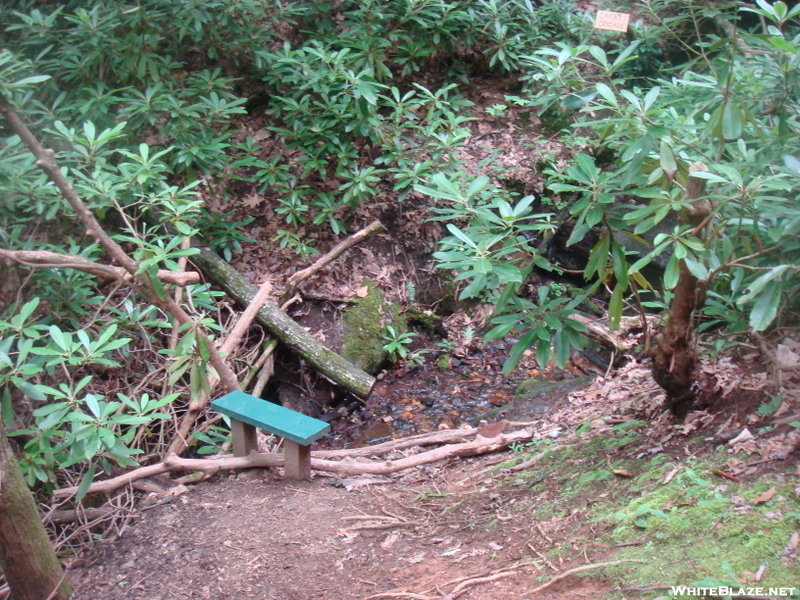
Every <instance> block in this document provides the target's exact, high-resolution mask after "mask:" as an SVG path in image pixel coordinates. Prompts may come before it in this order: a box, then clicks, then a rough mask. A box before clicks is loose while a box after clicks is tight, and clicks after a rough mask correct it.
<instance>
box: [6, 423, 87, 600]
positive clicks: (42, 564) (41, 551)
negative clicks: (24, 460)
mask: <svg viewBox="0 0 800 600" xmlns="http://www.w3.org/2000/svg"><path fill="white" fill-rule="evenodd" d="M0 566H2V567H3V573H5V576H6V581H7V582H8V586H9V587H10V588H11V593H12V595H13V598H14V600H44V599H45V598H50V599H52V600H67V598H69V597H70V595H71V594H72V589H71V588H70V585H69V582H68V581H67V580H66V578H65V577H64V570H63V569H62V568H61V564H60V563H59V562H58V558H56V555H55V552H53V546H52V544H51V543H50V538H48V537H47V532H46V531H45V529H44V525H42V520H41V518H40V517H39V511H38V510H37V509H36V501H35V500H34V499H33V495H32V494H31V492H30V490H29V489H28V486H27V485H26V484H25V480H24V479H23V478H22V473H21V471H20V470H19V464H18V463H17V459H16V457H15V456H14V452H13V451H12V450H11V445H10V444H9V443H8V438H7V437H6V430H5V426H4V425H3V423H2V422H0Z"/></svg>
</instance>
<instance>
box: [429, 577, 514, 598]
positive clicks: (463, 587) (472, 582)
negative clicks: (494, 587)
mask: <svg viewBox="0 0 800 600" xmlns="http://www.w3.org/2000/svg"><path fill="white" fill-rule="evenodd" d="M516 574H517V571H505V572H502V573H495V574H494V575H487V576H486V577H475V578H474V579H467V580H466V581H463V582H461V583H459V584H458V585H457V586H456V587H455V588H453V591H451V592H450V593H449V594H445V595H444V596H442V597H441V598H440V599H439V600H455V599H456V598H458V597H459V596H461V595H462V594H464V592H466V591H467V588H471V587H473V586H476V585H480V584H481V583H489V582H491V581H497V580H498V579H503V578H504V577H511V576H512V575H516Z"/></svg>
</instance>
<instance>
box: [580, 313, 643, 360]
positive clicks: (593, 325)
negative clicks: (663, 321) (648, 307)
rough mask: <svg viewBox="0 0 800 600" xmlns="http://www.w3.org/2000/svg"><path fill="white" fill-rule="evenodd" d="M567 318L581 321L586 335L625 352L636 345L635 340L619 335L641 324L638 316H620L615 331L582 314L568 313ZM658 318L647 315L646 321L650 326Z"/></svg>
mask: <svg viewBox="0 0 800 600" xmlns="http://www.w3.org/2000/svg"><path fill="white" fill-rule="evenodd" d="M569 318H570V319H572V320H573V321H577V322H578V323H583V324H584V325H585V326H586V329H587V331H586V335H588V336H589V337H590V338H592V339H593V340H594V341H596V342H597V343H599V344H601V345H603V346H606V347H610V348H613V349H614V350H617V351H619V352H627V351H628V350H630V349H631V348H633V347H634V346H635V345H636V341H635V340H624V339H622V338H621V337H620V335H624V334H626V333H628V332H629V331H631V330H632V329H636V328H639V327H641V326H642V320H641V318H640V317H622V319H621V321H620V324H619V328H618V329H617V331H611V329H610V328H609V327H608V325H606V324H605V323H602V322H600V321H598V320H596V319H590V318H588V317H584V316H583V315H579V314H576V315H570V316H569ZM658 319H659V317H657V316H656V315H648V316H647V323H648V325H650V326H652V325H653V324H654V323H655V322H656V321H658Z"/></svg>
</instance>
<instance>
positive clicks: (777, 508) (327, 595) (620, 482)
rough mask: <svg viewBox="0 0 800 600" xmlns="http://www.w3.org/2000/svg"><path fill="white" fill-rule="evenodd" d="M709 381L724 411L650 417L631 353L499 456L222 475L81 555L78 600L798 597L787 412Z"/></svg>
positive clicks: (655, 402) (738, 375)
mask: <svg viewBox="0 0 800 600" xmlns="http://www.w3.org/2000/svg"><path fill="white" fill-rule="evenodd" d="M714 372H715V377H716V381H717V384H718V385H719V390H718V392H719V393H718V396H719V399H720V402H719V403H718V404H717V405H715V406H711V407H710V408H709V409H708V410H706V411H702V412H696V413H692V414H691V415H690V417H689V419H687V422H686V423H685V424H680V425H676V424H674V423H671V422H670V420H669V419H668V418H667V416H666V413H661V412H660V408H659V404H660V402H661V398H660V395H659V392H658V391H656V390H657V388H656V386H654V385H653V382H652V380H651V379H650V378H649V369H648V368H647V367H646V365H642V364H639V363H637V362H635V361H633V362H631V363H629V365H628V366H626V367H623V368H622V369H620V370H619V371H618V372H617V374H616V375H615V376H614V377H609V378H608V379H604V378H603V377H598V378H597V379H595V380H594V381H593V382H592V383H591V384H590V385H589V386H588V387H584V388H583V389H579V390H576V391H573V392H572V393H570V394H569V395H567V396H565V397H562V398H560V399H559V401H558V403H557V404H556V406H555V407H554V409H553V410H552V411H551V412H550V413H548V414H546V415H542V416H541V417H540V418H539V419H537V420H536V422H535V424H534V430H535V431H536V432H537V434H536V436H535V438H534V441H533V442H531V443H529V444H526V445H517V446H514V447H513V448H512V449H510V450H508V451H505V452H501V453H495V454H489V455H485V456H481V457H476V458H467V459H455V460H451V461H448V462H443V463H434V464H430V465H425V466H421V467H417V468H415V469H412V470H409V471H404V472H401V473H397V474H395V476H392V477H388V478H381V477H374V476H370V477H366V476H365V477H354V478H346V479H341V478H334V477H329V476H325V475H324V474H321V473H315V474H314V478H313V480H312V481H308V482H300V483H298V482H290V481H283V480H282V479H281V476H280V472H279V471H278V470H275V471H274V472H272V471H251V472H244V473H240V474H238V475H236V474H231V475H226V476H218V478H217V479H215V480H212V481H211V482H207V483H203V484H200V485H197V486H192V487H189V488H188V489H187V490H186V491H184V493H182V494H180V495H175V496H172V497H169V499H168V501H166V502H164V501H163V500H161V502H162V503H160V504H157V505H155V506H152V507H148V508H144V509H138V510H135V511H134V512H133V514H132V515H131V519H130V521H129V522H128V524H127V525H126V527H124V528H123V529H122V530H121V531H120V534H119V535H118V536H117V537H116V539H108V540H104V541H102V542H99V543H98V544H96V545H95V546H94V547H93V548H92V549H90V550H88V551H86V552H85V553H84V554H83V555H81V556H79V557H77V558H76V559H75V560H74V561H73V563H72V565H71V568H70V574H69V577H70V580H71V581H72V582H73V585H74V586H75V588H76V590H77V591H76V595H75V598H76V599H77V600H90V599H97V598H104V599H108V600H112V599H116V598H119V599H122V598H125V599H134V598H142V599H144V598H147V599H148V600H162V599H163V600H167V599H178V598H199V599H204V600H212V599H215V600H216V599H223V598H224V599H230V600H238V599H246V598H260V599H276V600H277V599H280V600H311V599H342V600H345V599H346V600H351V599H352V600H367V599H369V598H371V599H375V600H377V599H378V598H398V599H406V598H408V599H443V598H444V599H447V600H451V599H454V598H457V597H463V598H465V599H471V600H520V599H523V598H533V599H535V598H548V599H555V600H559V599H561V598H598V597H603V596H605V597H609V598H650V597H654V596H658V595H661V596H665V595H666V594H667V592H668V590H669V587H668V586H670V585H693V584H695V583H698V582H702V581H705V582H709V581H712V582H717V583H725V582H727V584H729V585H730V584H737V583H738V584H740V585H743V586H745V585H746V586H763V587H765V588H767V587H768V586H773V587H774V586H783V587H790V586H793V585H794V586H797V585H798V581H800V577H798V575H800V544H798V542H799V541H800V485H799V483H798V480H799V479H800V468H799V467H798V460H797V459H798V446H799V445H800V430H798V429H797V428H796V427H794V426H792V425H790V423H794V422H795V421H797V420H798V418H800V417H798V415H797V413H798V412H800V402H798V399H797V398H790V399H789V401H788V402H785V403H784V404H782V405H781V406H780V407H774V410H765V409H764V408H763V407H764V404H763V402H762V400H761V399H760V398H761V396H760V395H758V394H757V393H755V392H754V391H753V390H754V389H757V388H758V387H759V386H763V385H764V384H765V381H766V374H765V373H763V372H759V370H758V369H754V368H752V367H751V368H750V370H749V372H748V370H747V368H745V367H744V366H743V365H742V364H741V363H740V364H734V363H733V362H731V361H728V360H722V361H720V362H719V363H717V364H715V365H714ZM734 382H735V384H736V385H735V387H731V384H732V383H734ZM771 408H773V407H771ZM513 410H514V407H509V409H508V411H509V414H507V415H506V416H507V418H510V419H513V418H514V414H513ZM776 413H777V414H776ZM511 425H512V426H513V425H514V423H513V422H512V423H511ZM412 452H413V451H412ZM406 454H408V452H406ZM390 458H391V457H390ZM617 561H623V562H617ZM600 563H612V564H607V565H605V566H604V565H602V564H600ZM613 563H617V564H613ZM587 566H588V568H587V569H586V570H583V571H577V572H574V573H573V574H568V572H570V570H572V569H576V568H578V569H579V568H580V567H587ZM564 574H567V576H566V577H564V578H562V579H559V580H557V581H555V582H554V584H552V585H550V586H548V587H547V588H546V589H543V590H542V591H540V592H537V591H535V590H536V588H537V587H538V586H542V585H544V584H547V583H548V582H550V581H553V579H554V578H556V577H558V576H560V575H564ZM795 591H796V592H797V590H795Z"/></svg>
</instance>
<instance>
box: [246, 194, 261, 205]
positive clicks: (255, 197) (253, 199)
mask: <svg viewBox="0 0 800 600" xmlns="http://www.w3.org/2000/svg"><path fill="white" fill-rule="evenodd" d="M263 201H264V196H262V195H261V194H249V195H247V196H245V197H244V199H243V200H242V204H244V205H245V206H246V207H247V208H255V207H256V206H258V205H259V204H261V203H262V202H263Z"/></svg>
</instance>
